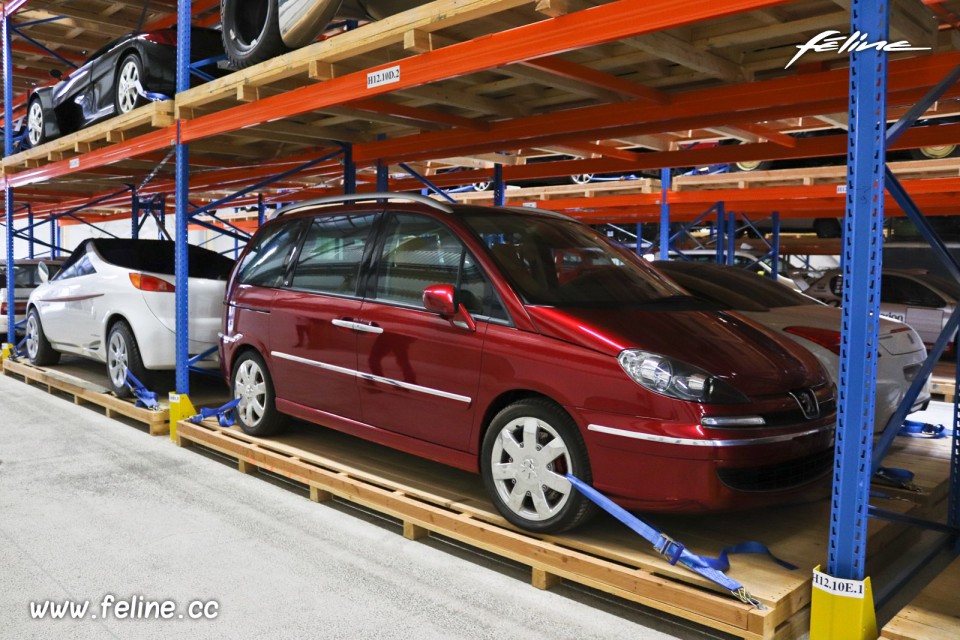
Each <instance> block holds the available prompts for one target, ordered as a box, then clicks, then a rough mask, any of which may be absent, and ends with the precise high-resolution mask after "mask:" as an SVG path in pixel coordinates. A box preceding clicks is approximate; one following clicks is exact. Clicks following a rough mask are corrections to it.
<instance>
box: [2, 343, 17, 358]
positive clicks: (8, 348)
mask: <svg viewBox="0 0 960 640" xmlns="http://www.w3.org/2000/svg"><path fill="white" fill-rule="evenodd" d="M15 348H16V347H14V346H13V345H12V344H10V343H9V342H4V343H3V344H2V345H0V360H6V359H7V358H9V357H11V356H12V355H13V350H14V349H15Z"/></svg>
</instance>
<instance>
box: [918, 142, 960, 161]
mask: <svg viewBox="0 0 960 640" xmlns="http://www.w3.org/2000/svg"><path fill="white" fill-rule="evenodd" d="M956 149H957V145H955V144H937V145H933V146H931V147H921V148H920V153H922V154H923V155H924V156H926V157H928V158H931V159H934V160H939V159H941V158H949V157H950V156H951V155H952V154H953V152H954V151H956Z"/></svg>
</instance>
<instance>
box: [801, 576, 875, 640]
mask: <svg viewBox="0 0 960 640" xmlns="http://www.w3.org/2000/svg"><path fill="white" fill-rule="evenodd" d="M810 613H811V617H810V640H877V614H876V611H875V610H874V606H873V588H872V587H871V586H870V578H869V577H868V578H864V579H863V580H845V579H843V578H834V577H833V576H830V575H827V574H825V573H822V572H821V571H820V566H819V565H818V566H817V567H816V568H815V569H814V570H813V595H812V601H811V610H810Z"/></svg>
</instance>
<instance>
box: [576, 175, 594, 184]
mask: <svg viewBox="0 0 960 640" xmlns="http://www.w3.org/2000/svg"><path fill="white" fill-rule="evenodd" d="M570 179H571V180H573V183H574V184H587V183H589V182H590V181H591V180H593V174H592V173H578V174H576V175H572V176H570Z"/></svg>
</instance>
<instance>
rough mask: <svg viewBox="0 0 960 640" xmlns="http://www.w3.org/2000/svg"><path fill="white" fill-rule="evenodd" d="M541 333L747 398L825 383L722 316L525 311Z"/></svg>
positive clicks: (761, 336)
mask: <svg viewBox="0 0 960 640" xmlns="http://www.w3.org/2000/svg"><path fill="white" fill-rule="evenodd" d="M527 312H528V313H529V314H530V317H531V318H532V319H533V321H534V323H535V324H536V325H537V328H538V329H539V331H540V332H541V333H542V334H544V335H546V336H550V337H552V338H556V339H557V340H563V341H565V342H570V343H573V344H576V345H579V346H582V347H585V348H587V349H593V350H595V351H600V352H602V353H608V354H610V355H611V356H617V355H618V354H619V353H620V352H621V351H623V350H624V349H644V350H646V351H652V352H654V353H658V354H661V355H664V356H668V357H671V358H676V359H678V360H682V361H683V362H686V363H688V364H692V365H694V366H695V367H699V368H700V369H703V370H704V371H706V372H707V373H709V374H711V375H714V376H717V377H720V378H723V379H725V380H727V381H728V382H730V383H731V384H733V386H734V387H736V388H737V389H739V390H740V391H741V392H743V393H746V394H747V395H751V396H752V395H761V396H762V395H773V394H781V393H786V392H789V391H791V390H794V389H801V388H805V387H813V386H817V385H819V384H821V383H825V382H827V377H826V373H825V372H824V371H823V368H822V367H821V366H820V363H819V362H817V360H816V359H815V358H814V357H813V355H812V354H810V353H809V352H808V351H806V350H805V349H803V347H800V346H799V345H796V344H794V343H793V342H792V341H790V340H786V339H783V338H780V337H778V336H776V335H774V334H773V333H771V332H768V331H767V330H766V329H763V328H761V327H760V326H758V325H756V324H754V323H752V322H750V321H749V320H745V319H744V318H742V317H741V316H738V315H736V314H733V313H728V312H723V311H671V312H665V311H644V310H619V309H618V310H611V309H557V308H553V307H535V306H530V307H527Z"/></svg>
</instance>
